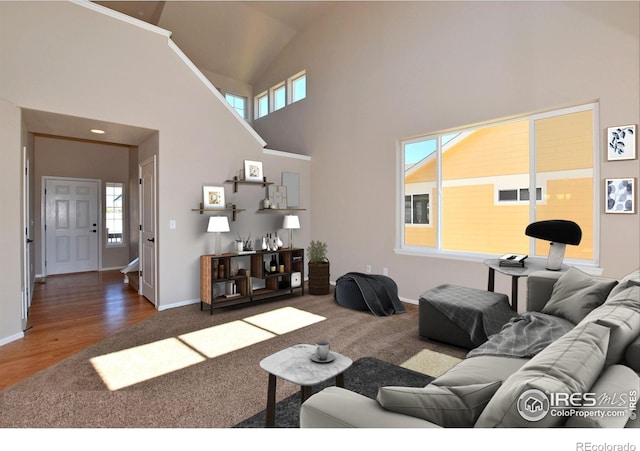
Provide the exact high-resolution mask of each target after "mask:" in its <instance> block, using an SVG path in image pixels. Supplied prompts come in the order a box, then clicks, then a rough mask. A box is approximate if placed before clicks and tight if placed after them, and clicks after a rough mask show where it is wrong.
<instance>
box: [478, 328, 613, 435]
mask: <svg viewBox="0 0 640 451" xmlns="http://www.w3.org/2000/svg"><path fill="white" fill-rule="evenodd" d="M608 343H609V329H608V328H606V327H603V326H600V325H598V324H595V323H585V324H583V325H580V326H577V327H575V328H574V329H573V330H572V331H570V332H568V333H567V334H565V335H564V336H563V337H561V338H560V339H558V340H557V341H555V342H554V343H552V344H550V345H549V346H547V347H546V348H545V349H544V351H542V352H541V353H539V354H538V355H536V356H535V357H533V358H532V359H531V360H530V361H529V362H527V363H525V364H524V365H523V366H522V368H520V370H519V371H517V372H516V373H514V374H513V375H511V376H510V377H509V378H508V379H507V380H506V381H505V382H504V383H503V384H502V386H501V387H500V388H499V389H498V391H497V392H496V394H495V395H494V396H493V398H492V399H491V401H489V404H487V407H486V408H485V409H484V411H483V412H482V414H481V415H480V417H479V418H478V421H477V422H476V427H554V426H559V425H561V424H562V423H563V421H564V418H563V417H562V416H555V415H550V414H547V415H544V416H542V417H541V418H538V419H537V420H536V421H529V420H527V419H525V418H524V417H523V416H522V415H521V414H520V412H519V410H518V409H519V408H520V409H522V404H521V403H524V402H526V401H527V398H526V397H525V396H524V395H525V393H526V392H528V391H529V390H534V389H535V390H537V392H536V393H538V394H542V395H543V396H545V395H544V393H566V394H570V393H582V392H585V391H587V390H588V389H589V388H590V387H591V386H592V385H593V383H594V382H595V381H596V379H597V377H598V375H599V374H600V371H601V370H602V367H603V365H604V361H605V354H606V350H607V345H608ZM542 412H543V413H544V410H543V411H542Z"/></svg>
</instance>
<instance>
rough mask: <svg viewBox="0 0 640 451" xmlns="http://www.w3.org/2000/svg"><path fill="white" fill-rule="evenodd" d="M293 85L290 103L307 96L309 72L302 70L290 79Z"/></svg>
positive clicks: (290, 83)
mask: <svg viewBox="0 0 640 451" xmlns="http://www.w3.org/2000/svg"><path fill="white" fill-rule="evenodd" d="M289 85H290V86H291V88H290V91H291V100H290V102H289V103H294V102H297V101H298V100H302V99H304V98H305V97H307V74H306V72H300V73H298V74H296V75H294V76H293V77H291V78H290V79H289Z"/></svg>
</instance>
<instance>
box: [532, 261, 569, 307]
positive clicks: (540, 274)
mask: <svg viewBox="0 0 640 451" xmlns="http://www.w3.org/2000/svg"><path fill="white" fill-rule="evenodd" d="M562 274H563V273H562V272H560V271H535V272H533V273H531V274H529V277H528V278H527V311H529V312H540V311H542V309H543V308H544V306H545V305H546V304H547V301H549V299H551V293H552V292H553V285H555V283H556V282H557V281H558V279H559V278H560V276H562Z"/></svg>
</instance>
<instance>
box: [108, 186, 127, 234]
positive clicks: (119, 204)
mask: <svg viewBox="0 0 640 451" xmlns="http://www.w3.org/2000/svg"><path fill="white" fill-rule="evenodd" d="M104 205H105V215H104V217H105V222H106V229H107V234H106V235H107V246H122V245H124V183H112V182H107V184H106V186H105V202H104Z"/></svg>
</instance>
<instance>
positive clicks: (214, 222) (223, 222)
mask: <svg viewBox="0 0 640 451" xmlns="http://www.w3.org/2000/svg"><path fill="white" fill-rule="evenodd" d="M228 231H229V219H228V218H227V217H226V216H211V217H210V218H209V225H208V226H207V232H228Z"/></svg>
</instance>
